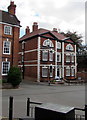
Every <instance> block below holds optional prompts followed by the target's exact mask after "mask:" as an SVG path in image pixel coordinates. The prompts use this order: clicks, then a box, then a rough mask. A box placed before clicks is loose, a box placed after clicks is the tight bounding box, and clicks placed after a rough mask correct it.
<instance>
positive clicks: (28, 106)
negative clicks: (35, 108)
mask: <svg viewBox="0 0 87 120" xmlns="http://www.w3.org/2000/svg"><path fill="white" fill-rule="evenodd" d="M29 113H30V98H27V116H29Z"/></svg>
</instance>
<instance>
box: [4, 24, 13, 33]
mask: <svg viewBox="0 0 87 120" xmlns="http://www.w3.org/2000/svg"><path fill="white" fill-rule="evenodd" d="M4 34H7V35H11V34H12V27H11V26H4Z"/></svg>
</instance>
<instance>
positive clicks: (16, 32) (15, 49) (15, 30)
mask: <svg viewBox="0 0 87 120" xmlns="http://www.w3.org/2000/svg"><path fill="white" fill-rule="evenodd" d="M19 32H20V28H18V27H14V28H13V39H14V40H13V41H14V43H13V46H14V47H13V66H17V65H18V52H19Z"/></svg>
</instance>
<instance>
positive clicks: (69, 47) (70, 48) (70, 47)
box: [66, 44, 74, 51]
mask: <svg viewBox="0 0 87 120" xmlns="http://www.w3.org/2000/svg"><path fill="white" fill-rule="evenodd" d="M66 50H71V51H73V50H74V48H73V46H72V45H71V44H68V45H67V46H66Z"/></svg>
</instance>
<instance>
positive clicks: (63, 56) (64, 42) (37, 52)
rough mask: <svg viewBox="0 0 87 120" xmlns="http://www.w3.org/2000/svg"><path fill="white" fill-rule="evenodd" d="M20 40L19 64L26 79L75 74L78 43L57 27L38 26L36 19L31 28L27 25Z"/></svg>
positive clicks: (69, 77) (67, 76)
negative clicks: (50, 28) (51, 28)
mask: <svg viewBox="0 0 87 120" xmlns="http://www.w3.org/2000/svg"><path fill="white" fill-rule="evenodd" d="M19 44H20V45H19V47H20V48H19V49H20V52H19V67H20V68H21V70H22V72H23V77H24V79H27V80H32V81H38V82H39V81H47V80H49V79H54V78H57V77H60V78H63V79H68V80H69V79H72V80H73V79H75V78H76V73H77V62H76V45H75V43H74V41H72V40H71V39H70V38H69V37H68V38H66V37H65V36H63V35H62V34H60V33H59V32H58V31H57V29H56V28H53V30H52V31H50V30H46V29H42V28H38V23H36V22H34V23H33V26H32V32H30V29H29V27H28V26H27V28H26V34H25V35H24V36H23V37H21V38H20V40H19Z"/></svg>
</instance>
